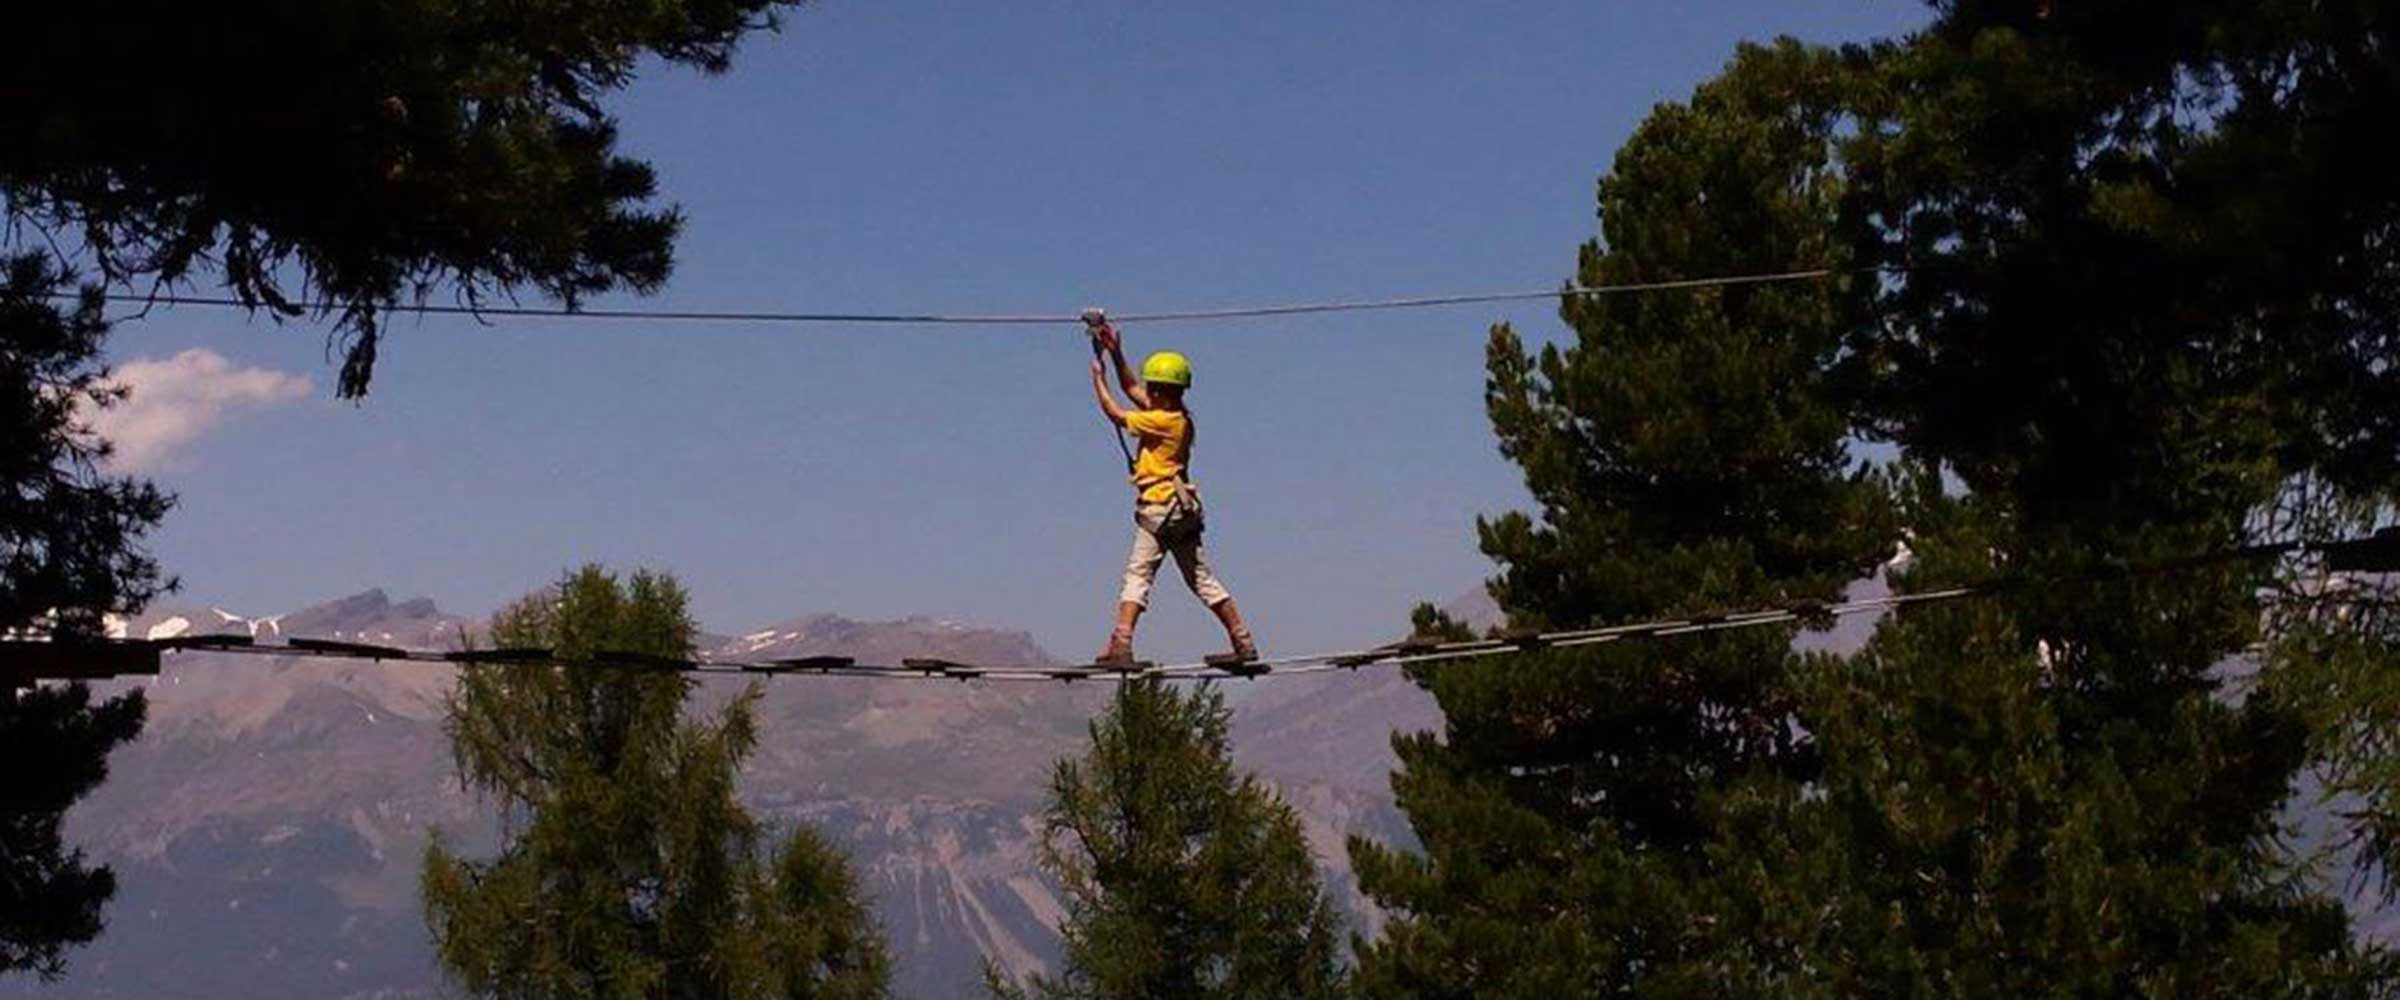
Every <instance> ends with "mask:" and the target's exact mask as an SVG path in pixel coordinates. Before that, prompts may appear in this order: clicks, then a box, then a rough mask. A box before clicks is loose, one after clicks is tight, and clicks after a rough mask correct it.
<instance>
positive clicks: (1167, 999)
mask: <svg viewBox="0 0 2400 1000" xmlns="http://www.w3.org/2000/svg"><path fill="white" fill-rule="evenodd" d="M1230 718H1231V713H1230V711H1229V710H1228V709H1227V708H1226V707H1225V701H1224V698H1223V696H1222V695H1220V694H1218V693H1217V692H1216V691H1215V690H1213V689H1209V688H1202V689H1199V690H1195V691H1191V692H1183V691H1178V690H1176V689H1175V688H1173V687H1171V686H1168V685H1167V684H1165V683H1163V682H1160V681H1158V680H1156V679H1150V680H1143V681H1128V682H1126V683H1124V684H1122V685H1119V686H1118V688H1117V691H1116V696H1115V697H1114V698H1113V699H1112V700H1111V702H1110V703H1109V708H1108V711H1107V713H1106V714H1105V715H1103V716H1101V717H1100V718H1098V719H1096V720H1094V721H1093V722H1092V725H1091V745H1090V746H1089V747H1088V748H1086V749H1085V751H1084V753H1083V755H1082V757H1080V758H1069V759H1065V760H1061V761H1059V762H1058V766H1057V768H1056V769H1055V770H1054V771H1053V772H1052V774H1051V778H1050V805H1049V808H1048V810H1047V811H1046V812H1045V813H1044V815H1043V832H1044V839H1043V845H1042V853H1041V860H1042V868H1043V870H1044V871H1047V872H1048V873H1049V874H1050V875H1051V876H1052V877H1054V878H1056V879H1057V880H1058V881H1059V884H1060V885H1061V887H1063V888H1064V889H1065V892H1066V903H1067V917H1066V922H1065V925H1064V926H1062V927H1061V928H1060V929H1059V930H1060V934H1061V936H1062V937H1063V938H1064V951H1065V968H1064V970H1062V971H1061V973H1060V974H1059V975H1057V976H1040V975H1037V976H1035V977H1033V978H1032V979H1031V981H1030V982H1028V983H1026V984H1024V985H1023V986H1022V987H1020V986H1017V985H1015V984H1011V983H1007V982H1004V981H1002V980H1001V978H1000V977H999V975H998V974H997V972H993V973H989V974H988V976H987V978H989V979H990V985H991V988H992V991H993V993H994V994H995V995H998V996H1000V997H1003V998H1026V997H1038V998H1054V1000H1069V998H1072V1000H1136V998H1145V1000H1147V998H1157V1000H1218V998H1223V1000H1231V998H1237V997H1238V998H1266V997H1297V998H1330V997H1336V996H1341V995H1342V985H1343V972H1342V968H1341V956H1340V949H1341V940H1340V932H1339V929H1338V926H1337V924H1338V921H1337V919H1336V918H1335V916H1334V913H1333V908H1332V906H1331V904H1330V903H1329V902H1328V901H1327V899H1326V897H1325V893H1324V890H1323V888H1322V887H1321V886H1320V885H1319V884H1318V881H1317V870H1316V860H1315V859H1314V858H1313V857H1311V856H1310V855H1309V852H1308V842H1307V841H1306V840H1305V839H1303V838H1302V837H1301V835H1300V821H1299V817H1298V816H1297V815H1296V814H1295V813H1293V811H1292V808H1291V807H1290V806H1288V805H1286V804H1284V803H1283V802H1282V801H1281V800H1279V799H1277V798H1276V797H1275V793H1274V791H1273V790H1272V789H1270V788H1268V787H1267V786H1266V785H1265V784H1264V783H1262V782H1260V781H1259V780H1258V779H1257V778H1255V777H1252V776H1249V775H1244V774H1239V773H1237V772H1236V771H1235V770H1234V768H1233V764H1232V758H1231V751H1230V749H1229V747H1228V744H1227V739H1226V727H1227V723H1228V721H1229V719H1230Z"/></svg>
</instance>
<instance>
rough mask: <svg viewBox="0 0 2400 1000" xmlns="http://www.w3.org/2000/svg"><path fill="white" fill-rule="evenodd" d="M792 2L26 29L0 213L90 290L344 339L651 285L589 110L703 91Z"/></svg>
mask: <svg viewBox="0 0 2400 1000" xmlns="http://www.w3.org/2000/svg"><path fill="white" fill-rule="evenodd" d="M796 3H797V0H667V2H645V3H621V2H613V0H539V2H531V3H464V4H462V3H454V2H449V0H395V2H381V3H306V2H293V0H245V2H241V3H236V4H232V5H226V4H212V5H207V6H194V5H191V4H177V3H166V2H161V0H145V2H139V3H134V4H130V5H128V4H110V5H81V4H35V5H30V6H21V7H20V8H19V9H15V10H12V11H10V12H9V15H8V25H9V31H10V36H11V37H12V38H13V39H16V40H17V42H18V44H16V45H13V46H11V49H10V52H9V58H8V59H6V60H0V203H4V204H5V205H6V211H7V214H8V218H9V221H10V222H12V223H22V224H28V225H30V226H31V227H33V228H34V229H36V230H38V231H41V232H45V233H50V234H54V235H56V236H57V237H59V238H61V239H63V240H67V241H71V246H72V247H73V249H75V250H78V251H80V252H81V253H82V254H84V255H86V256H88V257H89V259H90V261H91V262H92V263H93V264H94V265H95V266H96V267H97V268H98V270H99V272H100V275H101V277H102V278H104V279H105V280H107V281H109V282H112V283H121V282H131V281H134V280H137V279H144V278H147V279H151V280H155V281H158V282H164V283H170V284H172V283H177V282H181V281H184V280H187V279H190V280H199V279H200V278H201V277H203V276H204V275H206V276H209V277H212V278H213V279H214V280H219V281H221V282H222V283H223V284H224V285H225V286H226V287H227V288H229V289H230V290H232V292H233V293H234V294H236V295H237V296H239V297H240V298H241V299H242V300H243V301H245V302H248V303H251V304H253V305H254V306H257V307H263V308H267V309H269V310H272V311H274V312H275V313H276V314H278V315H297V314H299V312H300V310H299V309H298V308H297V307H296V306H295V305H294V303H295V301H296V300H299V299H303V298H305V299H310V300H314V301H317V302H319V303H321V304H323V306H324V307H325V308H326V309H328V310H330V311H331V312H332V313H333V314H335V315H336V316H337V318H338V319H339V322H340V329H341V330H342V331H343V334H344V336H345V337H346V340H347V344H346V356H345V360H344V362H343V365H342V378H341V392H342V394H343V395H345V396H358V395H363V394H364V393H365V392H366V391H367V387H368V384H369V382H370V380H371V378H372V376H373V374H374V364H375V356H376V349H377V346H378V329H379V328H378V325H377V310H378V308H380V307H384V306H389V305H392V304H395V303H397V302H399V301H400V300H401V299H402V298H404V297H408V296H423V295H427V294H430V293H433V292H435V291H439V290H445V289H446V290H449V291H451V292H452V293H454V294H456V295H458V296H459V297H461V298H463V299H465V300H467V301H469V302H477V301H482V300H483V299H485V298H487V297H489V296H491V295H495V294H509V293H513V292H515V291H518V290H520V289H530V290H532V291H535V292H538V293H540V294H543V295H547V296H551V297H554V298H557V299H560V300H562V301H564V302H566V303H568V304H569V305H573V304H574V303H576V302H578V301H579V300H580V299H582V298H583V297H585V296H588V295H592V294H596V293H600V292H605V291H609V290H613V289H619V288H623V289H631V290H633V291H638V292H648V291H652V290H654V289H656V288H658V287H659V286H660V285H661V284H662V283H663V282H665V280H666V278H667V274H668V271H669V268H670V265H671V263H672V260H673V244H674V240H675V236H676V233H677V232H678V230H679V229H680V228H681V223H682V220H681V217H680V216H679V215H678V214H677V213H676V212H675V211H674V210H673V209H672V208H669V207H662V206H660V205H658V204H656V203H655V202H654V200H653V199H654V196H655V195H656V191H657V180H656V176H655V173H654V171H653V170H652V169H651V168H650V167H649V165H647V164H645V163H643V162H641V161H639V160H637V159H634V158H631V157H628V156H625V155H622V154H620V153H619V152H618V149H617V130H616V126H615V124H614V123H613V122H612V121H611V120H610V119H609V117H608V115H607V113H606V111H605V108H604V106H603V101H604V99H605V98H606V97H607V96H608V95H609V93H610V92H612V91H615V90H617V89H619V88H621V87H623V86H625V85H626V84H627V83H628V82H630V81H631V80H632V79H633V77H634V75H635V73H636V72H637V70H638V69H639V68H640V67H641V65H642V63H643V61H644V60H655V61H658V62H662V63H669V64H675V65H682V66H690V67H696V68H698V69H701V70H704V71H710V72H714V71H720V70H723V69H725V68H726V67H727V66H728V65H729V61H730V59H731V58H732V55H733V51H734V48H735V46H736V44H737V43H738V42H739V41H740V40H741V38H742V37H743V36H744V35H745V34H747V33H749V32H751V31H754V30H757V29H760V28H765V27H769V26H771V25H772V24H773V23H774V21H773V17H774V15H775V14H776V13H777V12H778V11H779V9H781V8H786V7H790V6H793V5H795V4H796Z"/></svg>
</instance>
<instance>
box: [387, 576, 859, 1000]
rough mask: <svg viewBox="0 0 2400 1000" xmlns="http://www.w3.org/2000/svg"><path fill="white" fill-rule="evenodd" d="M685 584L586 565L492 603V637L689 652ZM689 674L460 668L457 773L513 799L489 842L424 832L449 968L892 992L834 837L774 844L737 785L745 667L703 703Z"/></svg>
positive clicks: (466, 975)
mask: <svg viewBox="0 0 2400 1000" xmlns="http://www.w3.org/2000/svg"><path fill="white" fill-rule="evenodd" d="M684 604H685V601H684V595H683V591H682V590H681V588H679V587H678V586H677V585H676V584H675V582H674V581H673V580H672V579H670V578H667V577H663V576H658V575H653V574H649V573H639V574H635V575H634V576H633V577H632V578H631V579H630V580H629V581H627V582H625V583H624V584H622V585H620V584H619V582H618V581H617V580H616V579H615V578H614V577H612V576H610V575H609V574H607V573H604V572H602V571H601V570H600V569H598V568H596V567H587V568H585V569H583V570H582V571H580V572H577V573H574V574H572V575H570V576H568V577H566V578H565V579H564V580H563V581H562V582H561V583H560V584H559V585H558V587H557V589H556V590H555V591H554V592H548V593H540V594H536V595H533V596H530V597H527V598H526V599H524V600H522V601H520V602H518V603H517V604H515V605H513V606H511V607H510V608H508V609H506V610H504V611H502V612H501V613H500V614H499V615H498V616H497V617H496V618H495V619H494V621H493V625H492V630H491V635H492V640H493V641H494V642H496V643H498V644H500V645H502V646H509V647H526V646H532V647H541V648H547V649H551V650H553V651H555V652H556V653H558V654H559V655H560V656H562V657H568V658H583V657H589V656H592V655H594V654H598V653H631V654H637V655H649V656H665V657H684V656H688V655H689V654H690V651H691V644H692V635H693V626H692V623H691V620H690V618H689V617H688V616H687V615H686V613H685V610H684ZM691 688H692V682H691V681H690V680H689V679H688V678H686V677H685V676H684V675H680V674H673V673H656V672H643V671H639V670H625V669H608V668H600V667H578V668H553V667H541V668H525V667H518V666H470V667H468V668H466V669H465V670H464V671H463V672H462V673H461V675H460V678H459V687H458V691H457V693H456V694H455V695H454V696H453V697H452V700H451V703H450V707H449V720H448V729H449V732H450V735H451V740H452V746H453V749H454V752H455V753H456V755H457V761H458V768H459V774H460V776H461V778H462V779H463V780H464V781H465V782H466V783H467V784H468V786H469V787H471V788H473V789H475V790H476V791H478V792H481V793H483V794H485V795H488V796H490V797H492V798H493V799H494V800H496V801H497V802H498V803H499V804H500V806H501V807H502V809H503V817H504V820H505V823H504V826H505V843H504V844H503V846H502V849H501V852H500V854H499V856H498V857H496V858H493V859H491V860H489V861H470V860H466V859H463V858H460V857H457V856H456V855H454V854H453V853H452V852H451V850H450V849H449V847H448V846H447V845H446V844H444V843H443V842H441V841H440V840H439V839H438V838H437V840H436V841H435V843H434V844H433V845H432V846H430V847H429V848H428V849H427V852H426V858H425V872H424V894H425V911H426V917H427V922H428V924H429V925H430V926H431V928H432V931H433V936H434V941H435V944H436V947H437V950H438V954H439V957H440V960H441V964H442V967H443V969H444V970H445V971H446V972H447V973H448V974H449V976H450V977H451V979H452V980H453V981H454V982H456V983H457V984H458V985H459V986H460V987H461V988H462V989H464V990H466V991H467V992H469V993H471V994H473V995H476V996H487V997H503V998H508V997H518V998H525V997H594V998H603V997H622V998H633V997H645V998H649V997H690V998H711V1000H714V998H770V997H772V998H831V1000H864V998H876V997H882V996H885V995H886V994H887V988H888V979H889V961H888V959H887V957H886V952H885V946H884V943H883V940H882V937H881V932H880V931H879V930H878V929H877V928H876V927H875V925H874V922H873V919H872V917H871V916H870V914H869V913H868V911H867V909H866V907H865V905H864V904H863V903H862V902H861V900H860V899H859V895H858V887H857V885H856V883H855V881H854V880H853V878H852V877H851V875H850V873H849V870H848V867H847V865H846V864H845V862H844V861H843V859H842V858H841V856H840V854H839V853H838V852H837V851H835V850H834V849H833V848H832V847H830V846H829V845H827V844H826V843H825V842H823V841H822V840H821V839H820V838H819V837H818V836H817V835H816V834H815V833H813V832H812V831H810V830H807V829H805V828H802V829H799V830H796V831H794V832H793V833H792V834H791V835H790V836H788V837H787V838H785V839H784V840H783V842H782V843H781V844H780V845H770V844H768V843H767V838H766V836H765V835H764V833H763V832H762V831H761V830H760V828H759V825H758V823H757V821H756V820H754V819H753V818H752V817H751V816H750V815H749V813H748V812H747V811H746V810H744V809H743V808H742V806H741V805H740V803H738V802H737V801H736V800H735V798H734V779H735V774H736V771H737V770H738V769H739V767H740V764H741V761H742V758H743V757H745V756H747V755H748V754H749V753H750V751H751V750H752V749H753V748H754V747H755V746H756V743H757V738H758V734H757V729H756V722H755V719H754V712H755V706H756V703H757V700H758V697H759V690H758V689H757V688H756V687H755V686H754V687H752V688H750V689H749V690H748V691H746V692H745V693H744V694H743V695H741V696H740V697H738V698H736V699H734V700H733V702H732V703H731V704H729V705H727V706H726V707H725V708H724V709H723V710H722V711H721V712H719V713H717V714H716V715H715V716H714V717H713V718H709V719H706V720H691V719H687V718H686V717H685V716H684V707H685V699H686V696H687V695H688V694H689V693H690V690H691Z"/></svg>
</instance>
